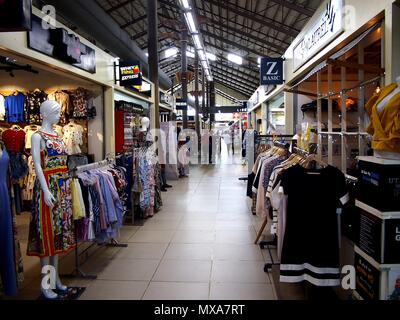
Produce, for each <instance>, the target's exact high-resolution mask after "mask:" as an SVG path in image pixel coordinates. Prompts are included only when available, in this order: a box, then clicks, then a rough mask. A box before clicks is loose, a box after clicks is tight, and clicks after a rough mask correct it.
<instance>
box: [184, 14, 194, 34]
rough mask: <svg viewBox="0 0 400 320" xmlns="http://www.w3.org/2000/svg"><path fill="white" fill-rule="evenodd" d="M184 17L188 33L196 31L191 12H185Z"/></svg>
mask: <svg viewBox="0 0 400 320" xmlns="http://www.w3.org/2000/svg"><path fill="white" fill-rule="evenodd" d="M184 15H185V19H186V22H187V24H188V27H189V31H190V33H197V28H196V23H195V22H194V19H193V14H192V13H191V12H185V13H184Z"/></svg>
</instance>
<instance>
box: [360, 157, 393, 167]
mask: <svg viewBox="0 0 400 320" xmlns="http://www.w3.org/2000/svg"><path fill="white" fill-rule="evenodd" d="M357 159H358V160H359V161H365V162H372V163H377V164H383V165H400V160H391V159H383V158H377V157H372V156H368V157H357Z"/></svg>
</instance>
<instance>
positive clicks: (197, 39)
mask: <svg viewBox="0 0 400 320" xmlns="http://www.w3.org/2000/svg"><path fill="white" fill-rule="evenodd" d="M193 42H194V45H195V47H196V49H198V50H200V49H203V45H202V44H201V40H200V37H199V35H198V34H195V35H193Z"/></svg>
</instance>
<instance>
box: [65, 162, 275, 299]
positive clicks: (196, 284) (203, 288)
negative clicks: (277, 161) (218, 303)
mask: <svg viewBox="0 0 400 320" xmlns="http://www.w3.org/2000/svg"><path fill="white" fill-rule="evenodd" d="M245 175H246V167H245V166H242V165H228V164H225V165H215V166H198V167H191V169H190V177H189V178H184V179H181V180H179V181H172V182H171V181H170V183H171V184H173V186H174V188H173V189H170V190H169V191H168V192H167V193H163V201H164V206H163V209H162V211H161V212H160V213H158V214H156V215H155V216H154V217H153V218H151V219H149V220H147V221H146V222H145V223H144V226H142V227H130V226H126V227H124V228H123V230H122V232H121V236H122V237H121V241H124V242H126V243H128V247H127V248H119V249H115V248H102V249H101V250H98V251H99V252H96V254H95V255H93V256H92V257H90V258H89V260H88V262H86V263H85V264H84V265H83V269H84V270H85V272H88V273H96V274H97V275H98V279H97V280H94V281H87V280H85V281H83V282H79V280H74V282H72V283H73V284H75V285H79V284H80V283H82V285H84V286H86V287H87V289H86V291H85V293H84V294H83V295H82V297H81V299H156V300H174V299H179V300H180V299H201V300H203V299H218V300H220V299H226V300H230V299H276V295H275V292H274V288H273V286H272V283H271V279H270V278H269V276H268V274H266V273H264V271H263V267H264V263H265V259H266V258H265V257H267V254H266V253H265V252H262V251H261V250H260V248H259V247H258V246H257V245H255V244H254V240H255V237H256V228H258V226H259V225H260V224H261V221H260V220H259V219H258V218H256V217H254V216H253V215H252V214H251V213H250V201H249V199H247V198H246V195H245V193H246V183H245V182H241V181H239V180H238V177H241V176H245ZM66 282H67V280H66ZM67 283H68V282H67ZM70 283H71V282H70Z"/></svg>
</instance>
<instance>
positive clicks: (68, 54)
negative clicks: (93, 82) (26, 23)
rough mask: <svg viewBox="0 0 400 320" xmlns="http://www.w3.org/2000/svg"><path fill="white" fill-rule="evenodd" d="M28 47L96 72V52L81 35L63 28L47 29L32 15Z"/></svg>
mask: <svg viewBox="0 0 400 320" xmlns="http://www.w3.org/2000/svg"><path fill="white" fill-rule="evenodd" d="M28 47H29V48H31V49H33V50H35V51H38V52H41V53H43V54H45V55H47V56H50V57H53V58H55V59H58V60H60V61H63V62H65V63H68V64H70V65H73V66H74V67H77V68H79V69H82V70H84V71H87V72H90V73H93V74H94V73H96V52H95V51H94V49H92V48H90V47H88V46H86V45H85V44H83V43H82V42H81V41H80V39H79V37H77V36H76V35H74V34H70V33H68V31H67V30H65V29H63V28H55V29H45V28H43V26H42V20H41V19H40V18H39V17H37V16H32V30H31V31H30V32H28Z"/></svg>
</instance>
